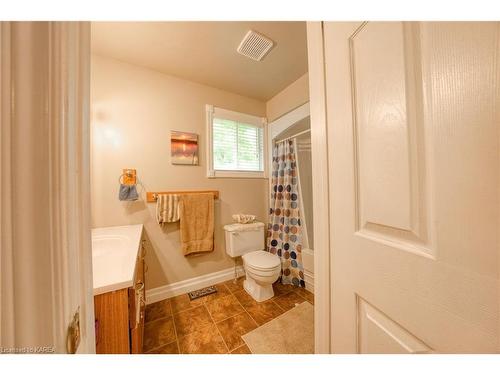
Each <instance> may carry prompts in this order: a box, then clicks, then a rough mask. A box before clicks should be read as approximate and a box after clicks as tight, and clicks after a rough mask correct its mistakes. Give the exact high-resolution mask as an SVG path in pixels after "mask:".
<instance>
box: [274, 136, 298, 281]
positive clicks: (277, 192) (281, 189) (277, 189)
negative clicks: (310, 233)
mask: <svg viewBox="0 0 500 375" xmlns="http://www.w3.org/2000/svg"><path fill="white" fill-rule="evenodd" d="M295 149H296V142H295V140H284V141H281V142H277V143H276V144H275V145H274V148H273V171H272V185H271V205H270V210H269V224H268V232H267V250H268V251H269V252H270V253H272V254H276V255H278V256H279V257H280V259H281V282H282V283H283V284H293V285H296V286H301V287H304V286H305V282H304V270H303V267H302V256H301V251H302V233H301V232H302V228H301V222H300V212H299V207H300V205H299V198H300V197H299V193H298V192H299V189H298V184H299V180H298V175H297V161H296V153H295Z"/></svg>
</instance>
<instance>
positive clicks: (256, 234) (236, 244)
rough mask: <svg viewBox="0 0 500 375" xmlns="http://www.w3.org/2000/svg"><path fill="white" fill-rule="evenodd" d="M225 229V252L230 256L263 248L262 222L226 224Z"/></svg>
mask: <svg viewBox="0 0 500 375" xmlns="http://www.w3.org/2000/svg"><path fill="white" fill-rule="evenodd" d="M224 230H225V231H226V253H228V254H229V255H230V256H232V257H239V256H242V255H243V254H246V253H249V252H252V251H256V250H264V248H265V244H264V240H265V239H264V223H259V222H257V223H251V224H228V225H224Z"/></svg>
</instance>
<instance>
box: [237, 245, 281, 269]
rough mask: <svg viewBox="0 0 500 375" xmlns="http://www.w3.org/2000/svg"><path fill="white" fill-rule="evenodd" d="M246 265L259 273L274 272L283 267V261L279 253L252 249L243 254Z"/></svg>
mask: <svg viewBox="0 0 500 375" xmlns="http://www.w3.org/2000/svg"><path fill="white" fill-rule="evenodd" d="M243 261H244V263H245V265H246V266H247V267H248V268H250V269H252V270H253V271H256V272H258V273H261V272H263V273H268V272H274V271H275V270H276V269H278V268H281V261H280V258H279V257H278V256H277V255H274V254H271V253H269V252H267V251H264V250H257V251H252V252H250V253H247V254H245V255H243Z"/></svg>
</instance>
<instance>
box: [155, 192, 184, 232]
mask: <svg viewBox="0 0 500 375" xmlns="http://www.w3.org/2000/svg"><path fill="white" fill-rule="evenodd" d="M179 199H180V196H179V195H178V194H158V198H157V200H156V221H157V222H158V224H160V225H161V224H165V223H173V222H175V221H179V218H180V216H179Z"/></svg>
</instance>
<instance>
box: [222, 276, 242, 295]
mask: <svg viewBox="0 0 500 375" xmlns="http://www.w3.org/2000/svg"><path fill="white" fill-rule="evenodd" d="M243 281H245V276H242V277H239V278H238V279H237V280H236V284H235V283H234V280H228V281H226V282H225V283H224V285H225V286H226V287H227V288H228V289H229V291H230V292H231V293H234V292H237V291H239V290H243Z"/></svg>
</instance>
